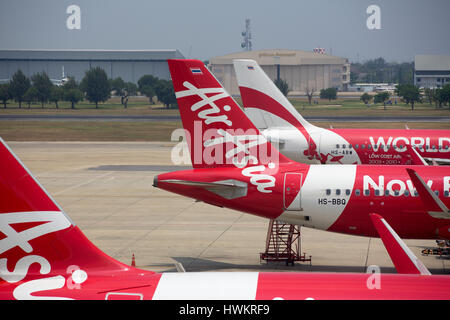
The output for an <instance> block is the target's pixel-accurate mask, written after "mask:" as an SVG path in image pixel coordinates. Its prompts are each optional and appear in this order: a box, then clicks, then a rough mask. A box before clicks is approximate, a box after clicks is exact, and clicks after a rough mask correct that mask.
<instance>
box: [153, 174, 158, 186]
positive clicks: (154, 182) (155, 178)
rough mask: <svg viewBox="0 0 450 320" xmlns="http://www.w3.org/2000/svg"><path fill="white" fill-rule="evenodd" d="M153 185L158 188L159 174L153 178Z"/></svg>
mask: <svg viewBox="0 0 450 320" xmlns="http://www.w3.org/2000/svg"><path fill="white" fill-rule="evenodd" d="M153 186H154V187H155V188H158V176H155V177H154V178H153Z"/></svg>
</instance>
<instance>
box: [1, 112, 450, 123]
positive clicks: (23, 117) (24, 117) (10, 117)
mask: <svg viewBox="0 0 450 320" xmlns="http://www.w3.org/2000/svg"><path fill="white" fill-rule="evenodd" d="M304 118H305V119H306V120H307V121H315V122H329V121H331V122H405V121H406V122H450V117H446V116H439V117H436V116H409V117H408V116H397V117H395V116H305V117H304ZM14 120H16V121H139V122H142V121H144V122H145V121H178V120H181V117H180V116H179V115H139V116H126V115H120V116H112V115H96V116H91V115H50V114H34V115H30V114H0V121H14Z"/></svg>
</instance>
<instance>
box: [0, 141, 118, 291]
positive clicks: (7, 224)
mask: <svg viewBox="0 0 450 320" xmlns="http://www.w3.org/2000/svg"><path fill="white" fill-rule="evenodd" d="M38 266H39V267H38ZM92 268H96V269H97V270H99V269H102V268H107V269H110V270H117V271H118V270H120V269H124V268H126V266H125V265H124V264H122V263H120V262H118V261H116V260H114V259H112V258H111V257H109V256H107V255H106V254H104V253H103V252H101V251H100V250H99V249H98V248H97V247H95V246H94V245H93V244H92V243H91V242H90V241H89V240H88V239H87V238H86V237H85V236H84V234H83V233H82V232H81V231H80V229H79V228H78V227H76V226H75V225H74V224H73V222H72V221H71V220H70V219H69V217H68V216H67V215H66V214H65V213H64V211H63V210H62V209H61V208H60V207H59V205H58V204H57V203H56V202H55V201H54V200H53V199H52V198H51V197H50V195H49V194H48V193H47V192H46V191H45V190H44V188H43V187H42V186H41V185H40V184H39V182H37V180H36V179H35V178H34V177H33V176H32V174H31V173H30V172H29V171H28V170H27V169H26V168H25V166H24V165H23V164H22V163H21V162H20V160H19V159H18V158H17V157H16V156H15V155H14V153H13V152H12V151H11V149H10V148H9V147H8V146H7V145H6V143H5V142H4V141H3V140H2V139H1V138H0V285H2V282H3V281H5V282H6V283H9V284H15V283H17V282H19V281H22V280H23V281H28V280H30V279H35V278H36V277H40V278H42V277H43V275H53V276H54V277H50V278H49V279H51V281H50V280H49V281H50V282H48V283H47V285H48V286H50V287H52V288H54V289H56V288H62V287H63V286H65V284H66V280H65V278H64V275H67V274H71V273H72V272H74V271H75V270H81V271H79V272H77V275H78V278H79V279H80V281H84V280H86V279H85V278H83V277H87V276H88V271H89V270H91V269H92ZM55 275H58V276H55ZM3 283H4V282H3ZM42 283H44V282H42ZM37 287H38V285H37V284H36V288H37ZM3 288H4V290H7V289H8V285H7V284H5V285H4V287H3ZM16 298H17V297H16Z"/></svg>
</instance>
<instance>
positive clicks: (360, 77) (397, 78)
mask: <svg viewBox="0 0 450 320" xmlns="http://www.w3.org/2000/svg"><path fill="white" fill-rule="evenodd" d="M350 70H351V71H350V84H351V85H354V84H355V83H357V82H366V83H398V84H413V82H414V62H403V63H396V62H386V61H385V60H384V59H383V58H377V59H372V60H368V61H366V62H363V63H359V62H356V63H355V62H354V63H352V64H351V66H350Z"/></svg>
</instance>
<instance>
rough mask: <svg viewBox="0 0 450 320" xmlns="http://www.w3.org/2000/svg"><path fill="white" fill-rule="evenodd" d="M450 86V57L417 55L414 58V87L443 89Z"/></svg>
mask: <svg viewBox="0 0 450 320" xmlns="http://www.w3.org/2000/svg"><path fill="white" fill-rule="evenodd" d="M446 84H450V55H417V56H415V57H414V85H415V86H417V87H420V88H431V89H435V88H441V87H442V86H444V85H446Z"/></svg>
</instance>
